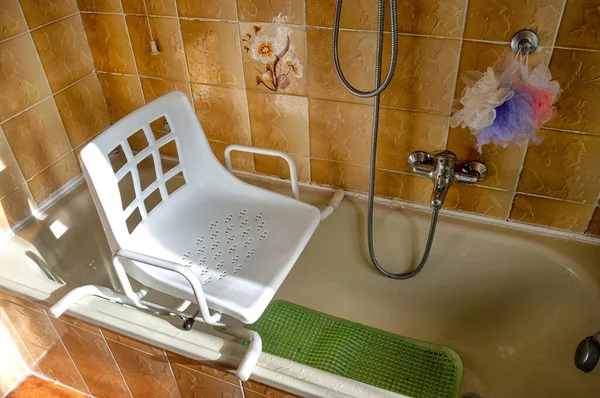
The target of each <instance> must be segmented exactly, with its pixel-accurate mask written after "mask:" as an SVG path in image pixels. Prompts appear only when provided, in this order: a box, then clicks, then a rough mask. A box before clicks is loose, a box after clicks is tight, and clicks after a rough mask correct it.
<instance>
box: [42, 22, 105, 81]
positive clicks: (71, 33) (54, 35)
mask: <svg viewBox="0 0 600 398" xmlns="http://www.w3.org/2000/svg"><path fill="white" fill-rule="evenodd" d="M31 36H32V37H33V41H34V42H35V47H36V48H37V51H38V54H39V55H40V59H41V60H42V65H43V66H44V71H45V72H46V76H47V77H48V82H49V83H50V87H51V88H52V91H53V92H56V91H58V90H61V89H63V88H65V87H66V86H68V85H69V84H71V83H75V82H76V81H77V80H79V79H81V78H83V77H85V76H86V75H89V74H90V73H92V72H93V70H94V62H93V59H92V54H91V53H90V49H89V46H88V44H87V41H86V39H85V32H84V30H83V24H82V23H81V19H80V18H79V16H78V15H74V16H72V17H69V18H67V19H63V20H61V21H58V22H55V23H53V24H51V25H48V26H45V27H43V28H40V29H38V30H35V31H33V32H32V33H31Z"/></svg>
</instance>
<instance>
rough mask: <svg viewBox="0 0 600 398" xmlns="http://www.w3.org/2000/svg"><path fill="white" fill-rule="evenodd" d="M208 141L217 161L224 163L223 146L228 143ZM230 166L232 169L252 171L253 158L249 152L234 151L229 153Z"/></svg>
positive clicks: (225, 146)
mask: <svg viewBox="0 0 600 398" xmlns="http://www.w3.org/2000/svg"><path fill="white" fill-rule="evenodd" d="M208 143H209V144H210V149H212V151H213V153H214V154H215V156H216V157H217V159H219V162H221V164H222V165H225V155H224V154H225V148H227V146H228V145H230V144H228V143H225V142H219V141H208ZM231 166H232V167H233V169H234V170H239V171H248V172H253V171H254V158H253V157H252V154H251V153H246V152H237V151H234V152H232V153H231Z"/></svg>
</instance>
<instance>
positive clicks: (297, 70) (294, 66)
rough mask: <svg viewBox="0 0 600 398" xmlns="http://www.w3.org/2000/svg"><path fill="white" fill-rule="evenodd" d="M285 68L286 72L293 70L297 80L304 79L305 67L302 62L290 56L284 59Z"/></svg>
mask: <svg viewBox="0 0 600 398" xmlns="http://www.w3.org/2000/svg"><path fill="white" fill-rule="evenodd" d="M283 68H284V70H287V69H289V70H291V71H292V73H293V74H294V76H295V77H297V78H301V77H302V71H303V70H304V66H302V64H301V63H300V60H299V59H298V58H292V57H291V56H289V55H288V56H287V57H285V58H284V59H283Z"/></svg>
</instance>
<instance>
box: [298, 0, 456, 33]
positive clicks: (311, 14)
mask: <svg viewBox="0 0 600 398" xmlns="http://www.w3.org/2000/svg"><path fill="white" fill-rule="evenodd" d="M335 3H336V2H335V0H307V2H306V24H307V25H310V26H325V27H333V15H334V10H335ZM465 3H466V2H465V1H464V0H452V1H441V0H425V1H423V0H410V1H402V2H399V3H398V4H397V6H398V31H399V32H402V33H416V34H425V35H436V36H452V37H460V34H461V31H462V24H463V19H464V12H465V8H466V7H465ZM385 12H386V15H385V30H386V31H390V27H389V13H390V11H389V6H388V5H387V4H386V10H385ZM340 22H341V24H340V26H341V27H342V28H345V29H358V30H376V29H377V1H375V0H354V1H346V2H345V3H344V8H343V9H342V20H341V21H340Z"/></svg>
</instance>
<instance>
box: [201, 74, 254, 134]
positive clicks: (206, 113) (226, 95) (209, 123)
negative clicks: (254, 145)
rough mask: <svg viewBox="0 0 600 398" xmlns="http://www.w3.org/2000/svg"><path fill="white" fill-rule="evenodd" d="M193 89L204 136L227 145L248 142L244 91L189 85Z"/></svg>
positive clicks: (248, 132)
mask: <svg viewBox="0 0 600 398" xmlns="http://www.w3.org/2000/svg"><path fill="white" fill-rule="evenodd" d="M192 92H193V95H194V107H195V108H196V114H197V115H198V119H199V120H200V123H201V124H202V128H203V129H204V132H205V134H206V137H207V138H209V139H211V140H217V141H222V142H228V143H230V144H244V145H249V144H250V142H251V138H250V124H249V116H248V105H247V103H246V92H245V91H244V90H240V89H235V88H224V87H216V86H206V85H203V84H192Z"/></svg>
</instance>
